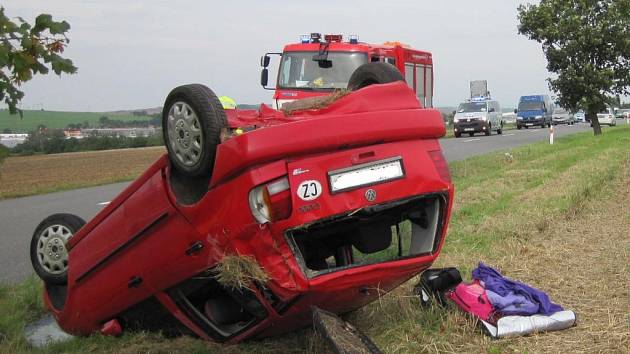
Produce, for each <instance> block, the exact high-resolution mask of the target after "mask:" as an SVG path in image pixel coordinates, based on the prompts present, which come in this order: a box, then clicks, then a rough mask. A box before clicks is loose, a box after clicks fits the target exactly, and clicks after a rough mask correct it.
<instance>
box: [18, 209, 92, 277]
mask: <svg viewBox="0 0 630 354" xmlns="http://www.w3.org/2000/svg"><path fill="white" fill-rule="evenodd" d="M83 225H85V221H84V220H83V219H81V218H80V217H78V216H76V215H72V214H53V215H51V216H49V217H47V218H46V219H44V220H43V221H42V222H41V223H39V225H37V228H36V229H35V232H34V233H33V237H32V238H31V247H30V256H31V264H32V265H33V269H34V270H35V273H36V274H37V275H38V276H39V277H40V278H41V279H42V280H43V281H44V282H45V283H47V284H54V285H64V284H66V283H67V282H68V256H69V254H68V249H67V244H68V240H70V238H72V236H74V235H75V234H76V233H77V231H79V229H80V228H82V227H83Z"/></svg>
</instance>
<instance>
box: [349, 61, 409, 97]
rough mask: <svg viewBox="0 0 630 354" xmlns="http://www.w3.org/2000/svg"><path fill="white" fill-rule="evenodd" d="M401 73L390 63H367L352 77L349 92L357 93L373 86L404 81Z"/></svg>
mask: <svg viewBox="0 0 630 354" xmlns="http://www.w3.org/2000/svg"><path fill="white" fill-rule="evenodd" d="M404 80H405V78H404V77H403V76H402V74H401V73H400V71H398V69H397V68H396V67H395V66H393V65H392V64H389V63H367V64H363V65H361V66H359V67H358V68H357V69H356V70H355V71H354V72H353V73H352V75H350V80H348V90H350V91H356V90H360V89H362V88H364V87H367V86H370V85H373V84H387V83H390V82H396V81H404Z"/></svg>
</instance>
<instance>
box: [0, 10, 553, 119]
mask: <svg viewBox="0 0 630 354" xmlns="http://www.w3.org/2000/svg"><path fill="white" fill-rule="evenodd" d="M523 2H527V1H519V0H480V1H469V0H442V1H421V0H405V1H383V0H380V1H371V0H361V1H298V0H293V1H275V0H266V1H254V0H250V1H238V0H234V1H217V2H215V1H184V0H178V1H156V0H151V1H149V0H138V1H122V0H101V1H95V0H89V1H86V0H81V1H79V0H55V1H44V0H40V1H35V0H4V1H3V5H2V6H4V7H5V14H6V15H7V16H9V17H15V16H22V17H24V18H25V19H27V21H29V22H33V21H34V18H35V16H36V15H37V14H39V13H50V14H52V15H53V17H54V18H55V19H64V20H67V21H68V22H69V23H70V25H71V26H72V28H71V30H70V33H69V38H70V40H71V42H70V45H69V47H68V48H67V50H66V52H65V54H66V55H67V57H69V58H71V59H72V60H73V61H74V63H75V65H76V66H77V67H78V68H79V71H78V73H77V74H76V75H71V76H63V77H61V78H60V77H58V76H55V75H54V74H52V75H47V76H38V77H36V78H35V79H33V80H32V81H31V82H29V83H27V84H25V85H23V90H24V91H25V93H26V97H25V99H24V101H23V105H22V107H23V108H25V109H30V108H36V109H39V108H44V109H46V110H69V111H108V110H118V109H135V108H147V107H155V106H161V105H162V103H163V100H164V98H165V97H166V95H167V94H168V92H169V91H170V89H172V88H173V87H175V86H177V85H181V84H186V83H193V82H199V83H203V84H206V85H208V86H209V87H210V88H212V89H213V90H214V91H215V92H217V93H218V94H219V95H228V96H231V97H233V98H234V99H236V101H237V102H238V103H250V104H251V103H260V102H271V95H272V92H271V91H266V90H263V89H262V88H261V87H260V84H259V80H260V67H259V62H260V56H261V55H262V54H264V53H265V52H271V51H280V50H282V47H283V45H284V44H286V43H291V42H296V41H298V40H299V35H300V34H306V33H310V32H321V33H342V34H345V35H347V34H357V35H359V39H360V40H361V41H364V42H368V43H382V42H385V41H400V42H403V43H407V44H409V45H411V46H412V47H414V48H417V49H420V50H425V51H429V52H432V53H433V61H434V66H435V92H434V96H435V98H434V104H435V105H436V106H452V105H456V104H457V103H458V102H460V101H461V100H462V99H464V98H466V97H467V96H468V89H469V86H468V85H469V81H470V80H478V79H486V80H488V86H489V90H490V91H491V93H492V94H493V95H494V96H495V97H496V98H498V99H499V101H500V102H501V104H502V105H503V106H508V107H509V106H514V105H515V104H516V102H517V100H518V97H519V96H521V95H525V94H535V93H548V87H547V83H546V81H545V79H546V78H547V76H548V73H547V70H546V62H545V60H544V57H543V55H542V51H541V47H540V45H539V44H538V43H535V42H532V41H529V40H527V39H526V38H525V37H523V36H521V35H519V34H518V33H517V18H516V8H517V6H518V4H520V3H523ZM530 2H531V1H530Z"/></svg>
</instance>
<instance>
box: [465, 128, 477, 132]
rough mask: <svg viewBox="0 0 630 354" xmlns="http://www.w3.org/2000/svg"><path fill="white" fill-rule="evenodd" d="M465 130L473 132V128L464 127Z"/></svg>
mask: <svg viewBox="0 0 630 354" xmlns="http://www.w3.org/2000/svg"><path fill="white" fill-rule="evenodd" d="M464 131H465V132H474V131H475V128H464Z"/></svg>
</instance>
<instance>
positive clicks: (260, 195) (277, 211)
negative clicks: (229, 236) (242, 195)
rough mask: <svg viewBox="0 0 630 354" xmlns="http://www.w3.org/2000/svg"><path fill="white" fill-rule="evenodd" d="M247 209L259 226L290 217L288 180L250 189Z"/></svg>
mask: <svg viewBox="0 0 630 354" xmlns="http://www.w3.org/2000/svg"><path fill="white" fill-rule="evenodd" d="M249 207H250V208H251V210H252V215H253V216H254V218H255V219H256V221H258V222H259V223H261V224H264V223H267V222H273V221H278V220H282V219H286V218H288V217H289V216H290V215H291V191H290V190H289V179H288V178H287V177H283V178H280V179H276V180H274V181H271V182H269V183H265V184H261V185H260V186H258V187H256V188H254V189H252V190H251V191H250V192H249Z"/></svg>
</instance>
